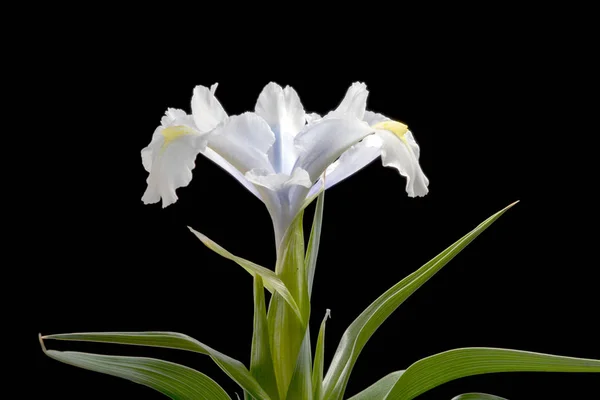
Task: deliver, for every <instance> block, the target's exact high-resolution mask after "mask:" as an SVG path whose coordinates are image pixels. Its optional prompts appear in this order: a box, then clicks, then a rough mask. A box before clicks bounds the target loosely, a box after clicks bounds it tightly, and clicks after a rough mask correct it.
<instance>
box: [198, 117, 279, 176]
mask: <svg viewBox="0 0 600 400" xmlns="http://www.w3.org/2000/svg"><path fill="white" fill-rule="evenodd" d="M207 138H208V147H209V148H210V149H212V150H214V151H215V152H216V153H217V154H218V155H220V156H221V157H222V158H223V159H224V160H225V161H227V162H228V163H229V164H231V165H232V166H233V167H235V168H236V169H237V170H238V171H240V172H241V173H242V174H245V173H246V172H248V171H250V170H251V169H254V168H262V169H265V170H268V171H269V172H275V171H274V169H273V166H272V165H271V163H270V161H269V157H268V155H267V153H268V151H269V149H270V148H271V146H272V145H273V143H274V142H275V134H274V133H273V131H272V130H271V128H270V127H269V125H268V124H267V122H266V121H265V120H264V119H262V118H261V117H259V116H258V115H256V114H254V113H250V112H248V113H244V114H242V115H236V116H232V117H230V118H228V119H227V121H226V122H225V123H224V124H222V125H221V126H219V127H218V128H217V129H215V130H213V131H212V132H211V133H210V134H208V135H207Z"/></svg>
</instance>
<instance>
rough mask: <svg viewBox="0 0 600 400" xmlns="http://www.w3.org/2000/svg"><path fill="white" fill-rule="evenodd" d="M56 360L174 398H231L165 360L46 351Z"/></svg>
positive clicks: (203, 377)
mask: <svg viewBox="0 0 600 400" xmlns="http://www.w3.org/2000/svg"><path fill="white" fill-rule="evenodd" d="M40 344H41V345H42V350H43V351H44V353H45V354H46V355H47V356H48V357H50V358H53V359H55V360H57V361H60V362H63V363H65V364H70V365H73V366H75V367H80V368H85V369H88V370H91V371H96V372H101V373H103V374H108V375H113V376H117V377H119V378H124V379H128V380H130V381H132V382H135V383H138V384H140V385H144V386H148V387H150V388H152V389H154V390H157V391H159V392H161V393H162V394H164V395H166V396H168V397H170V398H172V399H176V400H231V397H229V396H228V395H227V393H226V392H225V390H223V388H222V387H221V386H219V385H218V384H217V383H216V382H215V381H213V380H212V379H211V378H209V377H208V376H206V375H204V374H203V373H201V372H198V371H196V370H194V369H191V368H188V367H185V366H183V365H179V364H175V363H172V362H168V361H163V360H156V359H153V358H141V357H119V356H106V355H100V354H89V353H79V352H75V351H55V350H46V347H45V346H44V342H43V341H42V338H41V337H40Z"/></svg>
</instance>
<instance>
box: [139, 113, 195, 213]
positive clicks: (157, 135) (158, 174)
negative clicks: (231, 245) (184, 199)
mask: <svg viewBox="0 0 600 400" xmlns="http://www.w3.org/2000/svg"><path fill="white" fill-rule="evenodd" d="M205 145H206V140H205V138H204V137H203V135H201V134H200V133H199V132H198V131H197V130H196V128H195V126H193V123H192V120H191V117H190V116H189V115H186V114H185V112H183V111H182V110H175V109H169V110H168V111H167V113H166V114H165V116H164V117H163V119H162V125H161V126H159V127H158V128H157V129H156V130H155V132H154V135H153V137H152V141H151V142H150V144H149V145H148V146H147V147H146V148H144V149H143V150H142V163H143V165H144V168H145V169H146V171H148V172H149V173H150V174H149V175H148V179H147V180H146V182H147V183H148V187H147V188H146V191H145V193H144V195H143V196H142V201H143V202H144V203H145V204H150V203H157V202H159V201H160V200H161V198H162V204H163V207H167V206H168V205H170V204H172V203H174V202H175V201H177V194H176V193H175V190H176V189H177V188H180V187H183V186H187V185H188V184H189V183H190V181H191V180H192V170H193V169H194V167H195V160H196V155H197V154H198V152H200V151H201V150H203V149H204V147H205Z"/></svg>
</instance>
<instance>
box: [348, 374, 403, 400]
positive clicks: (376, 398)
mask: <svg viewBox="0 0 600 400" xmlns="http://www.w3.org/2000/svg"><path fill="white" fill-rule="evenodd" d="M403 373H404V371H396V372H392V373H391V374H388V375H386V376H384V377H383V378H381V379H380V380H378V381H377V382H375V383H374V384H372V385H371V386H369V387H368V388H366V389H365V390H363V391H362V392H360V393H358V394H356V395H354V396H352V397H350V398H349V399H348V400H384V399H385V396H387V394H388V393H389V392H390V390H392V388H393V387H394V385H395V384H396V382H397V381H398V379H400V377H401V376H402V374H403Z"/></svg>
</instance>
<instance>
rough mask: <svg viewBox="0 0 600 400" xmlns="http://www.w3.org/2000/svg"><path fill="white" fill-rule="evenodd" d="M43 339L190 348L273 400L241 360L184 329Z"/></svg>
mask: <svg viewBox="0 0 600 400" xmlns="http://www.w3.org/2000/svg"><path fill="white" fill-rule="evenodd" d="M42 339H55V340H70V341H79V342H100V343H117V344H132V345H140V346H152V347H167V348H171V349H179V350H189V351H194V352H197V353H202V354H207V355H209V356H210V357H211V358H212V359H213V361H214V362H215V363H216V364H217V365H218V366H219V367H220V368H221V369H222V370H223V371H224V372H225V373H226V374H227V375H228V376H229V377H230V378H231V379H233V380H234V381H235V382H236V383H237V384H238V385H240V386H241V387H242V389H244V390H245V391H247V392H248V393H249V394H250V395H252V396H253V397H255V398H257V399H261V400H263V399H265V400H270V399H271V398H270V396H269V395H268V394H267V392H265V390H264V389H263V388H262V387H261V386H260V385H259V384H258V382H256V379H254V377H253V376H252V375H251V374H250V372H249V371H248V370H247V369H246V367H245V366H244V364H242V363H241V362H239V361H237V360H235V359H233V358H231V357H229V356H226V355H225V354H223V353H220V352H218V351H216V350H214V349H213V348H211V347H209V346H207V345H205V344H203V343H200V342H199V341H197V340H196V339H194V338H191V337H189V336H187V335H184V334H182V333H176V332H91V333H65V334H58V335H48V336H44V337H42Z"/></svg>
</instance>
